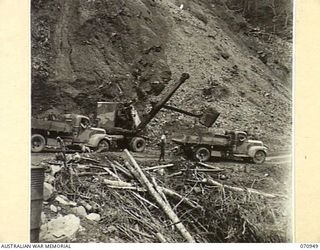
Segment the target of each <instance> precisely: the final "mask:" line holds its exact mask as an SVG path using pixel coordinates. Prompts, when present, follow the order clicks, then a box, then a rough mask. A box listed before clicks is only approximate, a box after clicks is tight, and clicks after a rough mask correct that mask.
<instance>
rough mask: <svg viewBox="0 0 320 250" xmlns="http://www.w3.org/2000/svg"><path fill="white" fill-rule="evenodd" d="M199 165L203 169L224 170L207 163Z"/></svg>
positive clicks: (199, 163)
mask: <svg viewBox="0 0 320 250" xmlns="http://www.w3.org/2000/svg"><path fill="white" fill-rule="evenodd" d="M198 165H200V166H202V167H206V168H210V169H217V170H222V169H221V168H219V167H214V166H212V165H209V164H206V163H203V162H198Z"/></svg>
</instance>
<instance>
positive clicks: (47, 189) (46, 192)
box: [43, 182, 54, 201]
mask: <svg viewBox="0 0 320 250" xmlns="http://www.w3.org/2000/svg"><path fill="white" fill-rule="evenodd" d="M53 191H54V188H53V186H52V185H51V184H49V183H47V182H45V183H44V184H43V200H45V201H47V200H49V199H50V198H51V196H52V194H53Z"/></svg>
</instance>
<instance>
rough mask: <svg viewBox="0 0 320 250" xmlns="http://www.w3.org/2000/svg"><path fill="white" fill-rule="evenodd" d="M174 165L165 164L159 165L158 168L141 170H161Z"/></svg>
mask: <svg viewBox="0 0 320 250" xmlns="http://www.w3.org/2000/svg"><path fill="white" fill-rule="evenodd" d="M173 166H174V164H172V163H171V164H166V165H159V166H154V167H148V168H144V169H142V170H155V169H161V168H169V167H173Z"/></svg>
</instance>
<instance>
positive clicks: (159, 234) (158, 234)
mask: <svg viewBox="0 0 320 250" xmlns="http://www.w3.org/2000/svg"><path fill="white" fill-rule="evenodd" d="M156 237H157V239H158V240H159V241H160V242H161V243H167V242H168V241H167V240H166V239H165V238H164V236H163V235H162V234H161V233H156Z"/></svg>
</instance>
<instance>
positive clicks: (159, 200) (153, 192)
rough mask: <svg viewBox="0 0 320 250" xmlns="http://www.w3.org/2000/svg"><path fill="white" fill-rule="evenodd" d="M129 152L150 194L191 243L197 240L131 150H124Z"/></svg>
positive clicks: (138, 176)
mask: <svg viewBox="0 0 320 250" xmlns="http://www.w3.org/2000/svg"><path fill="white" fill-rule="evenodd" d="M124 151H125V153H126V154H127V156H128V158H129V160H130V161H131V163H132V164H133V168H134V169H135V170H136V172H137V173H138V174H136V175H135V177H136V178H137V179H138V180H139V182H140V183H141V184H142V185H144V186H145V187H146V188H147V189H148V191H149V193H150V195H151V196H152V197H153V198H154V199H155V200H156V201H157V203H158V204H159V206H160V207H161V208H162V209H163V211H164V213H165V214H166V215H167V216H168V217H169V218H170V219H171V220H172V222H173V223H177V224H176V228H177V229H178V230H179V232H180V234H181V235H182V236H183V237H184V238H185V239H186V240H187V242H189V243H195V240H194V239H193V237H192V236H191V235H190V233H189V232H188V230H187V229H186V228H185V226H184V225H183V224H182V223H181V222H180V219H179V218H178V216H177V215H176V214H175V213H174V211H173V210H172V209H171V208H170V207H169V206H168V204H166V203H165V201H164V200H163V199H162V198H161V196H160V195H159V194H158V192H157V191H156V190H155V189H154V187H153V186H152V184H151V183H150V181H149V180H148V179H147V177H146V176H145V174H144V173H143V172H142V170H141V168H140V167H139V165H138V163H137V162H136V161H135V159H134V158H133V157H132V156H131V154H130V153H129V151H128V150H127V149H125V150H124Z"/></svg>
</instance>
